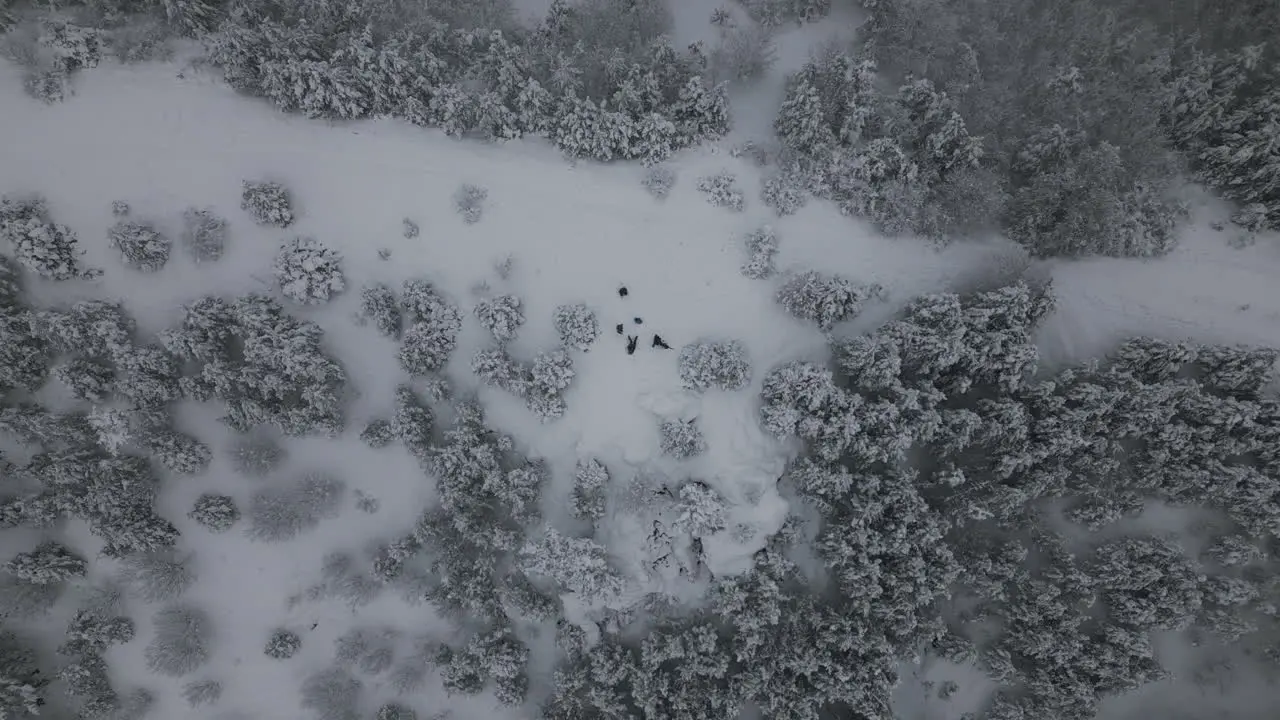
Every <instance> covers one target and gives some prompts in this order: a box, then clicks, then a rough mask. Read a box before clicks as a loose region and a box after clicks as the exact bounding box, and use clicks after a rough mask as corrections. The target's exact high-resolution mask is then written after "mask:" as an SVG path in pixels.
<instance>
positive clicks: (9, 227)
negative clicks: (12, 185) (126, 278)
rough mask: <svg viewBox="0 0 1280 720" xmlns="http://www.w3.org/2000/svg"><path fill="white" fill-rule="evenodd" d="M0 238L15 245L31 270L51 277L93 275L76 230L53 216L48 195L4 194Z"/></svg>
mask: <svg viewBox="0 0 1280 720" xmlns="http://www.w3.org/2000/svg"><path fill="white" fill-rule="evenodd" d="M0 238H3V239H4V240H5V241H6V242H7V243H8V244H9V245H10V247H12V248H13V255H14V258H15V259H16V260H17V261H18V262H19V263H20V264H21V265H22V266H23V267H26V268H27V269H28V270H30V271H32V272H34V273H35V274H37V275H39V276H40V277H43V278H48V279H50V280H71V279H74V278H79V277H85V276H86V275H92V274H93V273H91V272H90V271H87V270H86V269H85V268H84V267H83V266H82V265H81V264H80V256H81V255H83V254H84V251H83V250H81V249H80V246H79V241H78V240H77V239H76V234H75V232H73V231H72V230H71V228H69V227H67V226H65V225H58V224H56V223H54V222H53V221H52V220H50V219H49V214H48V209H47V207H46V205H45V201H44V198H42V197H40V196H31V197H24V198H19V197H9V196H5V197H3V198H0Z"/></svg>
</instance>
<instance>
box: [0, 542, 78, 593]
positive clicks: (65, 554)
mask: <svg viewBox="0 0 1280 720" xmlns="http://www.w3.org/2000/svg"><path fill="white" fill-rule="evenodd" d="M4 569H5V571H6V572H8V573H9V574H10V575H12V576H14V577H16V578H18V579H19V580H22V581H24V582H28V583H31V584H33V585H51V584H54V583H60V582H63V581H64V580H70V579H72V578H78V577H84V575H85V573H86V572H88V569H89V563H87V562H86V561H85V559H84V558H82V557H80V556H79V555H76V554H75V553H73V552H71V550H69V549H67V548H66V547H65V546H63V545H59V544H58V543H55V542H46V543H41V544H40V545H38V546H36V549H35V550H32V551H31V552H24V553H18V554H17V555H15V556H14V557H13V559H11V560H10V561H9V562H8V563H6V564H5V566H4Z"/></svg>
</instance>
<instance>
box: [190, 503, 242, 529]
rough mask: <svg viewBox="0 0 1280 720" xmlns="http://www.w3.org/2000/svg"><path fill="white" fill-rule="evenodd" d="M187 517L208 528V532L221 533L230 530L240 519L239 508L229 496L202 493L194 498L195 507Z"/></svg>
mask: <svg viewBox="0 0 1280 720" xmlns="http://www.w3.org/2000/svg"><path fill="white" fill-rule="evenodd" d="M187 517H189V518H191V519H192V520H195V521H196V522H198V523H200V524H201V525H203V526H204V527H205V528H208V530H209V531H210V532H215V533H222V532H226V531H227V530H230V529H231V526H232V525H235V524H236V521H238V520H239V519H240V508H238V507H236V502H235V499H233V498H232V497H231V496H230V495H216V494H214V493H204V494H203V495H201V496H200V497H198V498H196V502H195V505H194V506H192V508H191V512H189V513H187Z"/></svg>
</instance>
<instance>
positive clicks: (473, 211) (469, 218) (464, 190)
mask: <svg viewBox="0 0 1280 720" xmlns="http://www.w3.org/2000/svg"><path fill="white" fill-rule="evenodd" d="M488 197H489V191H488V190H485V189H484V188H482V187H479V186H477V185H471V184H464V185H463V186H462V187H459V188H458V190H457V192H455V193H454V194H453V206H454V208H456V209H457V211H458V214H460V215H462V219H463V220H464V221H466V222H467V224H471V223H477V222H480V216H481V215H483V214H484V201H485V200H487V199H488Z"/></svg>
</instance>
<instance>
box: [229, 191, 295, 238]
mask: <svg viewBox="0 0 1280 720" xmlns="http://www.w3.org/2000/svg"><path fill="white" fill-rule="evenodd" d="M240 209H241V210H244V211H245V212H247V213H249V214H250V215H251V216H253V219H254V220H255V221H257V223H258V224H259V225H273V226H275V227H281V228H284V227H289V225H291V224H292V223H293V209H292V207H291V202H290V200H289V193H288V191H287V190H285V189H284V186H283V185H281V184H280V183H277V182H252V181H249V180H246V181H244V186H243V192H242V193H241V196H240Z"/></svg>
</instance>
